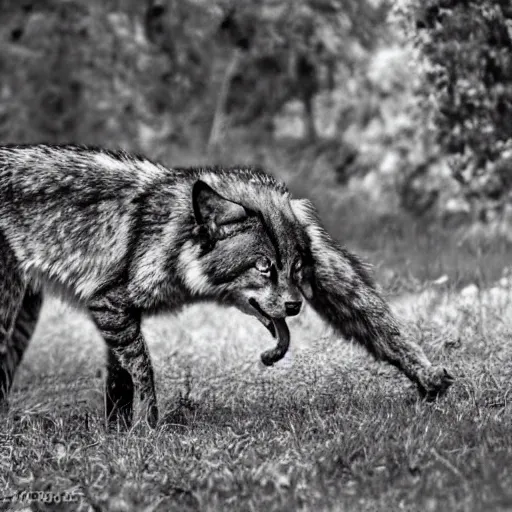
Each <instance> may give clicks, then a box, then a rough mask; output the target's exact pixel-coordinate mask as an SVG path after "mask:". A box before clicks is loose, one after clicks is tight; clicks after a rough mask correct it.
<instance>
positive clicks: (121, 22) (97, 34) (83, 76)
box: [0, 0, 512, 237]
mask: <svg viewBox="0 0 512 512" xmlns="http://www.w3.org/2000/svg"><path fill="white" fill-rule="evenodd" d="M0 19H1V23H0V39H1V41H2V44H1V45H0V77H1V78H0V142H18V143H23V142H38V141H45V142H52V143H55V142H59V143H61V142H75V143H82V144H94V145H102V146H108V147H122V148H124V149H126V150H128V151H132V152H142V153H145V154H147V155H148V156H150V157H152V158H155V159H159V160H162V161H164V162H165V163H167V164H169V165H177V164H179V165H184V164H202V163H206V162H209V163H213V162H216V163H226V164H233V163H254V164H258V165H264V166H266V167H267V168H268V169H269V171H271V172H273V173H275V174H277V175H279V176H280V177H282V178H284V179H285V180H287V182H288V183H289V184H290V186H291V189H292V191H294V192H296V193H300V194H304V195H307V196H309V197H311V198H312V199H313V200H315V201H316V202H317V204H318V205H319V207H320V210H321V213H322V215H323V216H324V218H326V222H327V223H328V226H329V227H330V229H335V230H336V233H337V234H338V235H339V236H347V237H350V236H351V235H353V234H354V233H352V232H351V230H354V229H356V228H357V229H358V230H359V225H360V224H361V223H362V222H366V224H368V223H369V224H371V223H372V222H373V219H377V220H375V222H376V223H377V224H378V225H382V223H380V224H379V222H381V220H382V219H388V220H389V219H392V218H396V217H398V216H399V217H400V218H410V219H419V221H420V222H421V223H422V225H423V226H426V225H427V224H426V223H427V221H435V222H437V223H438V224H439V222H440V223H441V224H443V225H448V226H459V225H460V224H461V223H464V222H466V221H468V220H475V219H478V220H479V221H480V222H490V221H494V220H496V219H503V218H507V217H510V212H509V203H510V198H511V196H512V191H511V190H512V172H511V169H510V167H511V164H512V51H511V50H512V7H511V4H510V1H509V0H464V1H463V0H460V1H457V0H396V1H385V0H256V1H255V0H236V1H235V0H146V1H140V0H139V1H137V0H37V1H35V0H32V1H31V0H0ZM356 218H357V219H358V220H359V221H361V222H357V223H356V222H354V221H355V219H356ZM342 219H343V220H342ZM378 219H380V220H378ZM354 226H355V227H354ZM388 228H389V229H394V228H393V223H392V222H391V221H390V222H388V223H387V228H386V229H388ZM359 231H360V230H359ZM358 236H361V233H360V232H359V234H358Z"/></svg>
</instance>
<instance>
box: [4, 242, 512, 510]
mask: <svg viewBox="0 0 512 512" xmlns="http://www.w3.org/2000/svg"><path fill="white" fill-rule="evenodd" d="M395 249H396V248H395ZM490 251H491V252H492V248H491V249H490ZM491 252H489V255H488V257H485V258H482V253H481V252H480V253H479V255H478V258H480V259H479V260H478V261H476V260H475V261H473V262H472V263H471V262H470V263H471V264H470V263H468V262H467V261H466V262H464V261H462V260H461V261H459V260H456V258H455V256H453V255H452V256H451V257H448V259H446V258H445V259H442V257H441V255H439V254H437V255H436V252H435V251H434V252H431V253H430V256H429V253H428V251H424V250H419V251H417V252H416V253H415V254H413V256H411V258H416V259H415V261H416V267H414V268H412V269H411V268H410V266H408V265H407V264H406V263H404V261H405V260H404V261H394V260H393V257H391V256H390V254H394V255H395V256H396V255H398V254H399V253H398V252H397V251H396V250H393V252H392V253H389V254H388V253H385V254H384V256H385V258H387V261H384V263H383V264H382V265H381V264H379V265H377V273H378V278H379V281H380V282H382V283H383V284H384V287H385V288H386V289H387V290H388V292H389V293H390V294H392V296H391V297H390V298H391V301H392V304H393V308H394V310H395V311H396V312H397V314H399V315H400V316H401V317H402V318H403V319H404V320H405V321H406V322H407V325H408V326H409V328H410V329H411V330H412V332H413V334H414V336H415V337H416V338H417V339H418V341H419V342H420V343H421V344H422V346H423V347H424V348H425V350H426V352H427V353H428V355H429V356H430V357H431V359H432V360H434V361H435V362H436V363H441V364H445V365H446V366H447V367H449V368H450V369H451V370H452V372H453V374H454V375H455V376H456V378H457V381H456V383H455V384H454V385H453V387H452V389H451V390H450V393H449V394H448V395H447V396H446V397H445V398H443V399H441V400H440V401H438V402H437V403H425V402H422V401H420V400H419V398H418V396H417V394H416V391H415V389H413V388H412V386H411V385H410V384H409V383H408V382H407V381H406V379H404V378H403V377H401V376H400V375H398V374H397V372H396V370H394V369H393V368H391V367H389V366H387V365H384V364H381V363H377V362H375V361H373V360H372V359H371V358H370V357H369V356H368V355H367V354H366V353H365V352H364V351H363V350H362V349H360V348H359V347H357V346H355V345H353V344H352V343H351V342H350V341H346V340H342V339H339V338H337V337H336V336H334V335H333V334H332V333H330V332H329V331H328V330H327V329H326V328H325V326H324V325H323V324H322V322H321V321H320V319H319V318H318V317H316V316H315V315H314V314H313V312H312V311H310V310H306V311H305V312H304V313H303V314H302V315H301V316H299V317H298V318H296V319H292V320H291V321H290V322H289V324H290V329H291V333H292V347H291V351H290V353H289V354H288V355H287V356H286V358H285V359H284V360H283V361H281V362H280V363H278V364H277V365H276V366H275V367H273V368H263V367H261V366H260V364H259V355H260V353H261V352H262V351H263V350H264V349H266V348H269V347H270V346H272V344H273V343H274V340H272V339H271V338H270V336H269V335H268V333H267V332H266V331H265V330H264V329H263V327H261V326H260V325H259V324H258V323H257V322H256V321H255V320H253V319H251V318H249V317H245V316H243V315H242V314H240V313H238V312H236V311H232V310H223V309H219V308H217V307H215V306H212V305H199V306H194V307H193V308H190V309H187V310H185V311H183V312H182V313H180V314H179V315H177V316H172V317H171V316H169V317H160V318H155V319H148V320H147V321H146V322H145V323H144V325H143V329H144V331H145V333H146V337H147V340H148V343H149V346H150V350H151V353H152V357H153V361H154V364H155V368H156V378H157V386H158V394H159V401H160V413H161V420H160V424H159V427H158V428H157V429H156V430H155V431H150V430H147V429H146V428H144V427H143V426H142V425H138V426H136V427H134V428H133V429H132V430H131V431H130V432H128V433H126V434H122V433H108V432H107V431H106V430H105V427H104V420H103V399H102V365H103V355H104V354H103V344H102V341H101V340H100V339H99V336H98V334H97V333H96V331H95V329H94V327H93V325H92V324H91V322H90V321H89V320H88V319H87V318H86V317H85V316H83V315H82V314H80V313H79V312H76V311H73V310H71V309H68V308H66V307H64V306H63V305H61V304H60V303H58V302H57V301H54V300H53V301H49V302H48V303H47V304H46V306H45V309H44V313H43V318H42V321H41V322H40V325H39V326H38V330H37V332H36V336H35V339H34V341H33V343H32V345H31V346H30V349H29V351H28V353H27V355H26V358H25V360H24V362H23V365H22V367H21V368H20V371H19V373H18V375H17V378H16V382H15V386H14V389H13V393H12V395H11V400H10V409H9V411H8V412H6V413H4V415H3V416H1V424H2V428H1V429H0V489H1V494H2V495H3V496H4V497H8V496H12V495H15V494H16V493H17V492H19V491H23V490H27V491H46V492H51V493H54V494H55V495H58V494H59V493H65V492H67V493H71V494H72V495H73V496H75V498H76V501H75V502H73V503H60V504H55V503H53V504H46V503H44V502H41V501H39V502H36V501H33V502H29V501H25V502H18V503H12V502H9V500H5V502H4V503H0V510H24V511H29V510H33V511H36V510H38V511H46V510H48V511H49V510H56V511H58V510H69V511H75V510H83V511H89V510H90V511H105V512H106V511H118V512H121V511H123V512H124V511H145V512H150V511H152V512H156V511H159V512H164V511H173V510H176V511H193V510H201V511H203V510H204V511H229V510H233V511H241V510H247V511H253V510H254V511H259V510H265V511H268V512H270V511H285V510H314V511H327V510H333V511H344V510H347V511H365V512H370V511H395V510H396V511H458V510H460V511H484V510H486V511H487V510H500V511H505V510H512V473H511V472H510V467H511V466H512V402H511V401H512V394H511V393H510V391H511V389H512V339H511V338H512V281H511V280H510V279H509V277H508V275H507V270H506V268H505V266H504V265H502V267H503V268H498V267H499V266H498V264H497V263H496V262H497V261H498V260H499V258H498V257H497V256H496V258H494V259H493V257H492V255H491ZM484 256H485V255H484ZM421 258H430V260H429V263H427V262H426V260H425V261H422V260H421ZM436 258H437V259H436ZM501 259H502V260H503V257H501ZM373 260H374V261H378V260H376V259H375V258H373ZM434 260H435V261H437V262H438V264H437V265H433V261H434ZM407 261H410V258H409V259H408V260H407ZM440 261H441V263H439V262H440ZM443 261H444V263H443ZM491 261H492V262H493V270H492V272H491V271H490V268H489V265H487V264H486V262H491ZM479 262H480V263H479ZM502 263H504V261H502ZM428 264H430V267H429V268H431V269H433V270H432V272H431V274H432V275H426V274H425V268H426V266H427V265H428ZM443 271H444V272H445V273H444V274H443V273H441V272H443ZM471 272H472V273H473V274H471ZM427 274H428V273H427ZM436 275H437V277H441V279H437V280H436V279H434V277H435V276H436ZM443 275H446V278H442V276H443ZM413 276H422V277H421V278H414V279H413ZM482 276H485V280H484V279H483V277H482ZM472 277H473V282H471V281H472ZM397 283H399V284H397Z"/></svg>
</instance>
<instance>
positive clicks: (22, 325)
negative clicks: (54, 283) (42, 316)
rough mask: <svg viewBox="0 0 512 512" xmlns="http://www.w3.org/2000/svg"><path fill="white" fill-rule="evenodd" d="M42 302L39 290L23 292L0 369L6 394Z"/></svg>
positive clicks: (32, 330) (28, 340) (0, 377)
mask: <svg viewBox="0 0 512 512" xmlns="http://www.w3.org/2000/svg"><path fill="white" fill-rule="evenodd" d="M42 303H43V295H42V293H41V292H34V291H32V290H30V289H28V290H27V291H26V292H25V295H24V297H23V302H22V304H21V308H20V310H19V311H18V315H17V317H16V321H15V323H14V328H13V330H12V334H11V336H10V338H9V339H8V340H7V351H6V352H5V353H4V357H3V361H2V365H1V370H0V382H1V384H0V386H1V387H2V389H4V390H5V391H6V394H7V393H8V392H9V389H10V387H11V385H12V381H13V379H14V375H15V373H16V370H17V368H18V366H19V364H20V362H21V360H22V358H23V354H24V353H25V350H26V349H27V347H28V344H29V342H30V339H31V337H32V334H33V333H34V331H35V328H36V325H37V320H38V318H39V312H40V311H41V306H42Z"/></svg>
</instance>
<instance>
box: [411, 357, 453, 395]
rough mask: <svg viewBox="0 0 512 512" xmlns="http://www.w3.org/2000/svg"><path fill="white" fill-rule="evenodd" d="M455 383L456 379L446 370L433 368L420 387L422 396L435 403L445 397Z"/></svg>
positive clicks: (437, 367)
mask: <svg viewBox="0 0 512 512" xmlns="http://www.w3.org/2000/svg"><path fill="white" fill-rule="evenodd" d="M454 381H455V379H454V378H453V377H452V375H450V373H448V371H447V370H446V369H445V368H442V367H440V366H432V367H431V368H429V370H428V374H427V375H425V376H424V378H423V379H422V382H421V384H419V386H418V387H419V391H420V395H421V396H422V398H424V399H425V400H427V402H433V401H434V400H436V399H437V398H439V397H441V396H443V395H444V394H445V393H446V392H447V391H448V388H449V387H450V386H451V385H452V384H453V383H454Z"/></svg>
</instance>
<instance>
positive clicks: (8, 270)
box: [0, 231, 25, 402]
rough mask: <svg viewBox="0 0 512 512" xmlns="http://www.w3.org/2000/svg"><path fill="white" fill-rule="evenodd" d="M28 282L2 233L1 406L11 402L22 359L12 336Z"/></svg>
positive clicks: (0, 305) (0, 298) (0, 280)
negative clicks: (7, 401) (14, 382)
mask: <svg viewBox="0 0 512 512" xmlns="http://www.w3.org/2000/svg"><path fill="white" fill-rule="evenodd" d="M24 293H25V282H24V280H23V278H22V275H21V273H20V271H19V266H18V262H17V260H16V257H15V255H14V252H13V251H12V250H11V248H10V247H9V245H8V243H7V240H6V239H5V236H4V235H3V233H2V232H1V231H0V402H3V401H4V400H5V399H6V398H7V393H8V392H9V389H10V387H11V380H12V375H13V374H14V370H15V366H17V362H16V360H17V359H18V356H17V355H16V354H15V351H13V347H12V344H11V335H12V333H13V330H14V326H15V323H16V317H17V315H18V311H19V310H20V307H21V303H22V300H23V295H24Z"/></svg>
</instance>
